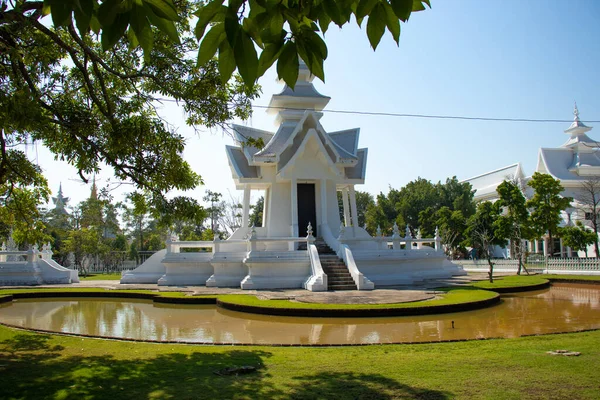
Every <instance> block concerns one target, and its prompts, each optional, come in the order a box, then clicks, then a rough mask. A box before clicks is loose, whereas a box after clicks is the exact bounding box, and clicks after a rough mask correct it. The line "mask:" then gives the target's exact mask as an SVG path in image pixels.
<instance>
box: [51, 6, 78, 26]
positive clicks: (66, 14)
mask: <svg viewBox="0 0 600 400" xmlns="http://www.w3.org/2000/svg"><path fill="white" fill-rule="evenodd" d="M50 9H51V11H52V23H53V24H54V26H55V27H56V28H58V27H59V26H66V25H69V23H70V22H71V13H72V11H73V10H72V8H71V6H70V5H69V4H68V3H53V4H51V5H50Z"/></svg>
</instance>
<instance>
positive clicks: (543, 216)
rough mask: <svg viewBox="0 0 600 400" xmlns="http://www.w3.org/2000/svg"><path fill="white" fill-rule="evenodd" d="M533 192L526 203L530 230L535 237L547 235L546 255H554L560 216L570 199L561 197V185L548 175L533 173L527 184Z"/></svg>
mask: <svg viewBox="0 0 600 400" xmlns="http://www.w3.org/2000/svg"><path fill="white" fill-rule="evenodd" d="M527 184H528V185H529V186H531V187H532V188H533V190H534V194H533V197H532V198H531V199H529V200H528V201H527V203H526V205H527V207H528V208H529V209H530V210H531V212H530V221H531V228H532V229H533V232H534V233H535V235H536V236H537V237H541V236H543V235H546V234H547V235H548V254H549V255H550V256H551V257H552V256H553V255H554V238H555V237H556V236H557V233H558V226H559V224H560V221H561V217H560V214H561V212H562V211H563V210H565V209H566V208H567V207H569V206H570V204H571V200H572V199H571V198H570V197H562V196H561V195H560V194H561V193H562V190H563V188H562V185H561V184H560V181H559V180H558V179H554V178H553V177H551V176H550V175H548V174H541V173H539V172H535V173H534V174H533V176H532V177H531V180H530V181H529V182H528V183H527Z"/></svg>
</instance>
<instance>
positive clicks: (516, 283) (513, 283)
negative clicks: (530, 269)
mask: <svg viewBox="0 0 600 400" xmlns="http://www.w3.org/2000/svg"><path fill="white" fill-rule="evenodd" d="M549 284H550V281H549V280H548V279H546V276H545V275H544V277H541V275H506V276H502V277H498V278H494V282H493V283H490V282H489V281H488V280H485V281H479V282H474V283H472V284H471V286H472V287H474V288H477V289H484V290H492V291H496V292H498V293H507V292H518V291H528V290H537V289H543V288H545V287H547V286H548V285H549Z"/></svg>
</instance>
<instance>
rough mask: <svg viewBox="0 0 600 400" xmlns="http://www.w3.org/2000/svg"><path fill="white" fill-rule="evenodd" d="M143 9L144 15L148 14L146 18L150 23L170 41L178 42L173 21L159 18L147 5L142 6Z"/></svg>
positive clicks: (177, 34)
mask: <svg viewBox="0 0 600 400" xmlns="http://www.w3.org/2000/svg"><path fill="white" fill-rule="evenodd" d="M144 10H145V11H146V15H147V16H148V20H150V23H151V24H152V25H154V26H156V27H157V28H158V30H160V31H161V32H162V33H164V34H165V35H167V36H168V37H169V38H170V39H171V40H172V41H174V42H175V43H177V44H179V43H181V42H180V41H179V33H178V32H177V27H176V26H175V23H174V22H173V21H171V20H168V19H165V18H160V17H159V16H158V15H156V14H154V12H153V11H152V9H151V8H150V7H148V6H144Z"/></svg>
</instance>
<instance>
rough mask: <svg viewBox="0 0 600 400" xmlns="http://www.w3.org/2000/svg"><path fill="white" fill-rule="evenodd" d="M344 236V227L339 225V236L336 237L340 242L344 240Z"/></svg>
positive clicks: (342, 224)
mask: <svg viewBox="0 0 600 400" xmlns="http://www.w3.org/2000/svg"><path fill="white" fill-rule="evenodd" d="M345 235H346V227H345V226H344V223H343V222H342V223H340V234H339V235H338V240H342V239H343V238H344V236H345Z"/></svg>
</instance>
